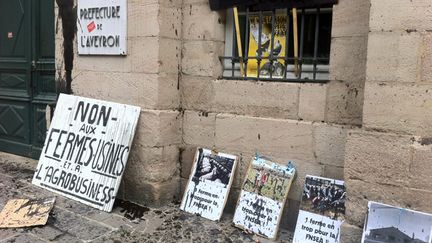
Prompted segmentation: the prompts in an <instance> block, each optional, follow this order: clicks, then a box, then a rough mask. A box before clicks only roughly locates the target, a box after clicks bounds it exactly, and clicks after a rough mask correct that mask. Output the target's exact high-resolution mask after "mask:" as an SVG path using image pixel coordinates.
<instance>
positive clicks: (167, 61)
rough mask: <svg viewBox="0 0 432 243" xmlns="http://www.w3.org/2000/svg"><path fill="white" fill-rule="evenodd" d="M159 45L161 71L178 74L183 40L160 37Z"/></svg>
mask: <svg viewBox="0 0 432 243" xmlns="http://www.w3.org/2000/svg"><path fill="white" fill-rule="evenodd" d="M159 45H160V47H159V61H158V63H159V65H160V67H159V69H158V70H159V72H164V73H170V74H178V73H179V68H180V61H181V57H180V56H181V54H180V52H181V47H180V46H181V41H180V40H176V39H170V38H160V39H159ZM149 48H152V47H149Z"/></svg>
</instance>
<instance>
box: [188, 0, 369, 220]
mask: <svg viewBox="0 0 432 243" xmlns="http://www.w3.org/2000/svg"><path fill="white" fill-rule="evenodd" d="M225 14H226V13H225V12H211V11H210V9H209V6H208V1H205V0H185V1H184V4H183V27H182V28H183V31H182V33H183V42H182V61H181V73H182V75H181V82H180V93H181V107H182V108H183V110H184V115H183V123H182V139H183V140H182V142H183V146H182V152H181V181H182V188H184V187H185V185H186V182H187V178H188V177H189V174H190V172H191V171H190V170H191V163H192V160H193V155H194V152H195V149H196V147H200V146H204V147H207V148H213V149H216V150H220V151H224V152H226V153H232V154H236V155H238V156H240V166H239V167H238V170H237V172H236V174H235V182H234V184H233V188H232V190H231V194H230V199H229V202H228V204H227V205H228V210H229V211H233V208H234V207H235V205H236V202H237V198H238V194H239V190H240V188H241V184H242V182H243V179H244V176H245V173H246V170H247V167H248V165H249V163H250V160H251V158H252V156H253V155H254V154H255V152H256V151H258V152H259V153H260V154H263V155H267V156H270V157H272V158H274V159H275V160H276V161H279V162H281V163H286V162H287V161H288V160H294V161H295V163H296V166H297V171H298V174H297V175H298V176H297V178H296V180H295V182H294V184H293V187H292V190H291V192H290V194H289V200H288V202H287V205H286V210H285V216H284V217H283V218H284V221H285V222H284V226H288V227H293V226H294V224H295V222H296V218H297V213H298V206H299V201H300V199H301V191H302V188H303V182H304V178H305V176H306V174H311V175H318V176H326V177H332V178H336V179H344V154H345V143H346V138H347V131H348V130H349V129H352V128H353V127H355V126H357V125H360V124H361V123H362V111H363V90H364V82H365V76H366V70H365V65H366V50H367V39H368V21H369V2H367V1H357V0H340V3H339V4H338V5H336V6H335V7H334V9H333V30H332V44H331V58H330V59H331V61H330V79H331V80H330V82H329V83H326V84H310V83H304V84H300V83H283V82H257V81H235V80H224V79H221V78H220V76H221V75H222V67H221V62H220V61H219V60H218V56H223V55H224V41H225V36H224V33H225V22H224V20H225ZM182 191H183V190H182Z"/></svg>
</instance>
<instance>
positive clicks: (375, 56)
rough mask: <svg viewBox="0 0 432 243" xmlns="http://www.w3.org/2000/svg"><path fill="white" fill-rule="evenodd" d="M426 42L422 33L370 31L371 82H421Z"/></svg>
mask: <svg viewBox="0 0 432 243" xmlns="http://www.w3.org/2000/svg"><path fill="white" fill-rule="evenodd" d="M422 41H423V39H422V36H421V35H420V33H418V32H412V33H406V32H405V33H398V32H379V33H371V34H369V42H368V43H369V45H368V50H367V55H368V57H367V74H366V75H367V81H368V82H370V81H389V82H411V83H414V82H417V81H418V80H419V78H420V70H421V52H422Z"/></svg>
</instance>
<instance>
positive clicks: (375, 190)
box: [345, 179, 432, 227]
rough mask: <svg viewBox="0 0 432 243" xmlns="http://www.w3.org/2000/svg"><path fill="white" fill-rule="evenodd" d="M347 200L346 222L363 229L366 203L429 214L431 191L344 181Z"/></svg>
mask: <svg viewBox="0 0 432 243" xmlns="http://www.w3.org/2000/svg"><path fill="white" fill-rule="evenodd" d="M346 183H347V195H348V200H347V202H346V204H345V205H346V217H347V219H348V222H349V223H351V224H354V225H357V226H359V227H363V223H364V219H365V216H366V215H367V208H368V201H375V202H380V203H385V204H388V205H392V206H395V207H402V208H408V209H413V210H417V211H421V212H431V211H432V205H431V204H430V200H432V193H431V191H429V190H428V191H425V190H417V189H412V188H406V187H395V186H391V185H380V184H375V183H369V182H367V181H363V180H356V179H355V180H351V179H349V180H346Z"/></svg>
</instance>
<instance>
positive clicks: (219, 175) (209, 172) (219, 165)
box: [192, 148, 234, 186]
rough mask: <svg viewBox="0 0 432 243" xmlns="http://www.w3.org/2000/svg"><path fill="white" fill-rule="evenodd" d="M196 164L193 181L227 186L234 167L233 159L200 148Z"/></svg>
mask: <svg viewBox="0 0 432 243" xmlns="http://www.w3.org/2000/svg"><path fill="white" fill-rule="evenodd" d="M196 163H197V165H196V170H195V173H194V176H193V178H192V180H193V181H198V180H208V181H214V182H219V183H222V184H224V185H225V186H226V185H228V183H229V181H230V177H231V173H232V169H233V165H234V159H233V158H226V157H222V156H219V155H217V154H213V153H212V152H211V151H210V150H204V149H202V148H200V149H198V155H197V162H196Z"/></svg>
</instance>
